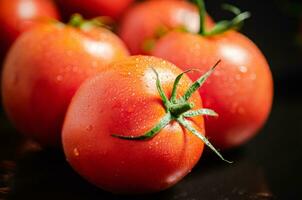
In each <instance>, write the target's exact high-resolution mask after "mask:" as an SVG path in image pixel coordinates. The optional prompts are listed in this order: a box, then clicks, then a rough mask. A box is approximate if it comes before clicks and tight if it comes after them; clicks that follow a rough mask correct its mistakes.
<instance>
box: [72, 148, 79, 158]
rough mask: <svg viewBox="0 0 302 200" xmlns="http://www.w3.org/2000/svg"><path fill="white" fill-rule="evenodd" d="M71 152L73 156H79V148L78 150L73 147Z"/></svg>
mask: <svg viewBox="0 0 302 200" xmlns="http://www.w3.org/2000/svg"><path fill="white" fill-rule="evenodd" d="M73 154H74V155H75V156H79V155H80V153H79V150H78V149H77V148H74V149H73Z"/></svg>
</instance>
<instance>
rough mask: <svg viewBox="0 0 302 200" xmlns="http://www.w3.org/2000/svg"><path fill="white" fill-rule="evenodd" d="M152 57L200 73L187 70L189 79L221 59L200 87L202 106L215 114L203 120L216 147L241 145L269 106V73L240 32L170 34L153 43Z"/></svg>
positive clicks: (268, 110)
mask: <svg viewBox="0 0 302 200" xmlns="http://www.w3.org/2000/svg"><path fill="white" fill-rule="evenodd" d="M242 16H243V15H241V17H242ZM220 28H221V27H220ZM208 33H209V32H208ZM208 33H207V34H208ZM152 55H154V56H158V57H161V58H164V59H167V60H168V61H171V62H172V63H174V64H175V65H177V66H179V67H180V68H181V69H183V70H186V69H188V68H191V67H196V68H197V69H199V70H200V72H197V71H195V72H193V73H190V74H189V76H190V77H191V78H192V79H195V78H196V77H198V76H199V75H200V73H203V72H204V71H206V70H207V67H208V65H209V63H212V62H214V61H215V60H217V59H221V60H222V62H221V65H220V66H219V67H218V68H217V70H216V71H215V72H214V75H213V76H212V77H210V78H209V80H208V82H206V83H205V85H204V87H203V88H202V89H200V95H201V97H202V98H203V99H204V105H205V106H206V107H210V108H212V109H214V110H215V111H216V112H217V113H218V114H219V116H220V117H219V118H217V119H216V118H214V119H213V118H206V128H207V135H208V137H209V138H211V140H212V141H213V143H214V144H215V145H216V146H218V147H219V148H224V149H226V148H231V147H236V146H238V145H241V144H242V143H244V142H246V141H247V140H249V139H250V138H252V137H253V136H254V135H255V134H256V133H257V131H258V130H259V128H261V127H262V125H263V124H264V122H265V121H266V119H267V117H268V114H269V112H270V109H271V105H272V97H273V82H272V75H271V72H270V69H269V65H268V63H267V61H266V59H265V57H264V56H263V54H262V53H261V51H260V50H259V49H258V48H257V46H256V45H255V44H254V43H253V42H252V41H250V40H249V39H248V38H247V37H245V36H243V35H242V34H240V33H238V32H236V31H226V32H223V33H217V34H214V35H209V36H206V34H204V33H201V34H194V33H180V32H171V33H169V34H167V35H166V36H164V37H163V38H161V39H160V40H159V41H158V42H157V44H156V47H155V49H154V51H153V53H152Z"/></svg>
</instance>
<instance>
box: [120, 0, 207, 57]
mask: <svg viewBox="0 0 302 200" xmlns="http://www.w3.org/2000/svg"><path fill="white" fill-rule="evenodd" d="M199 24H200V23H199V15H198V9H197V8H196V6H195V5H194V4H192V3H189V2H186V1H178V0H162V1H145V2H141V3H138V4H137V5H134V6H133V7H131V8H130V9H129V10H128V11H127V12H126V13H125V16H124V17H123V19H122V21H121V24H120V30H119V35H120V37H121V38H122V39H123V41H124V42H125V43H126V45H127V46H128V48H129V50H130V52H131V53H132V54H150V50H151V49H152V47H153V46H154V44H155V43H156V41H157V40H158V39H159V38H160V37H162V36H163V35H164V34H166V33H167V32H169V31H171V30H173V29H179V30H182V31H189V32H198V29H199ZM212 24H213V22H212V20H211V19H210V18H209V17H207V18H206V26H207V27H211V25H212Z"/></svg>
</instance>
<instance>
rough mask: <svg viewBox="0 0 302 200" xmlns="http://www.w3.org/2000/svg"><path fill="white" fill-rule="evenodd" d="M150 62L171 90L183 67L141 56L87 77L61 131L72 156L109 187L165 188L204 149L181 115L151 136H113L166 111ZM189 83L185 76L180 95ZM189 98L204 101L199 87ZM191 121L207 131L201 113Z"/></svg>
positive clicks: (141, 128) (135, 130)
mask: <svg viewBox="0 0 302 200" xmlns="http://www.w3.org/2000/svg"><path fill="white" fill-rule="evenodd" d="M151 67H154V69H155V70H156V71H157V72H158V74H159V78H160V80H161V83H162V86H163V91H164V92H165V94H167V96H171V92H172V86H173V82H174V79H175V77H176V76H177V75H179V74H180V73H181V70H179V69H178V68H177V67H175V66H174V65H173V64H170V63H169V62H166V61H164V60H161V59H158V58H154V57H146V56H136V57H129V58H126V59H124V60H122V61H120V62H116V63H114V64H112V65H111V66H110V67H109V68H107V70H105V71H103V72H102V73H100V74H99V75H97V76H96V77H94V78H92V79H89V80H88V81H86V82H85V83H84V84H83V85H82V86H81V87H80V89H79V90H78V91H77V93H76V95H75V96H74V98H73V100H72V102H71V104H70V107H69V109H68V112H67V115H66V118H65V122H64V127H63V133H62V134H63V136H62V138H63V147H64V152H65V155H66V157H67V160H68V162H69V163H70V164H71V166H72V167H73V168H74V169H75V170H76V171H77V172H78V173H79V174H81V175H82V176H83V177H84V178H85V179H87V180H88V181H90V182H91V183H93V184H95V185H97V186H99V187H101V188H103V189H104V190H107V191H110V192H114V193H150V192H156V191H160V190H163V189H166V188H168V187H170V186H172V185H174V184H175V183H176V182H178V181H179V180H180V179H182V178H183V177H184V176H185V175H186V174H187V173H189V172H190V171H191V169H192V167H193V166H194V165H195V164H196V162H197V161H198V159H199V158H200V156H201V154H202V151H203V147H204V144H203V142H202V141H201V140H200V139H198V138H197V137H196V136H194V135H193V134H191V133H190V132H189V131H187V130H186V129H185V128H183V127H182V126H181V125H180V124H179V123H178V122H176V121H172V122H170V123H168V124H167V126H165V127H164V128H163V129H161V131H160V132H159V133H158V134H157V135H156V136H154V137H153V138H152V139H149V140H143V141H131V140H124V139H121V138H115V137H113V136H112V134H121V135H123V136H125V137H127V136H140V135H142V134H143V133H145V132H147V131H148V130H150V129H151V128H153V127H154V126H155V125H156V124H157V123H158V122H159V121H160V120H161V119H162V118H163V117H164V116H165V115H166V114H167V113H166V110H165V107H164V105H163V102H162V100H161V97H160V95H159V93H158V91H157V88H156V83H155V82H156V76H155V74H154V72H153V71H152V69H151ZM190 85H191V81H190V79H189V78H188V77H187V76H184V77H183V79H181V81H180V84H179V86H178V92H177V94H178V95H177V97H179V96H180V95H183V94H184V93H185V91H186V90H187V88H188V87H189V86H190ZM190 102H193V103H194V104H195V106H196V107H199V108H201V107H202V104H201V99H200V97H199V95H198V93H195V94H193V96H192V97H191V99H190ZM188 123H189V124H190V125H191V126H193V127H195V128H196V129H197V130H199V131H200V133H202V134H204V125H203V118H202V117H200V116H199V117H193V118H189V119H188Z"/></svg>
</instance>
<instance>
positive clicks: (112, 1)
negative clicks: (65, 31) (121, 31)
mask: <svg viewBox="0 0 302 200" xmlns="http://www.w3.org/2000/svg"><path fill="white" fill-rule="evenodd" d="M56 2H57V3H58V5H59V7H60V9H61V12H62V14H63V16H64V17H65V18H69V15H71V14H73V13H76V12H78V13H81V14H82V15H83V16H84V17H86V18H91V17H99V16H109V17H112V18H113V19H118V18H119V17H120V16H121V15H122V14H123V12H124V11H125V10H126V9H127V8H128V6H129V5H130V4H131V3H133V2H134V0H56Z"/></svg>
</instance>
